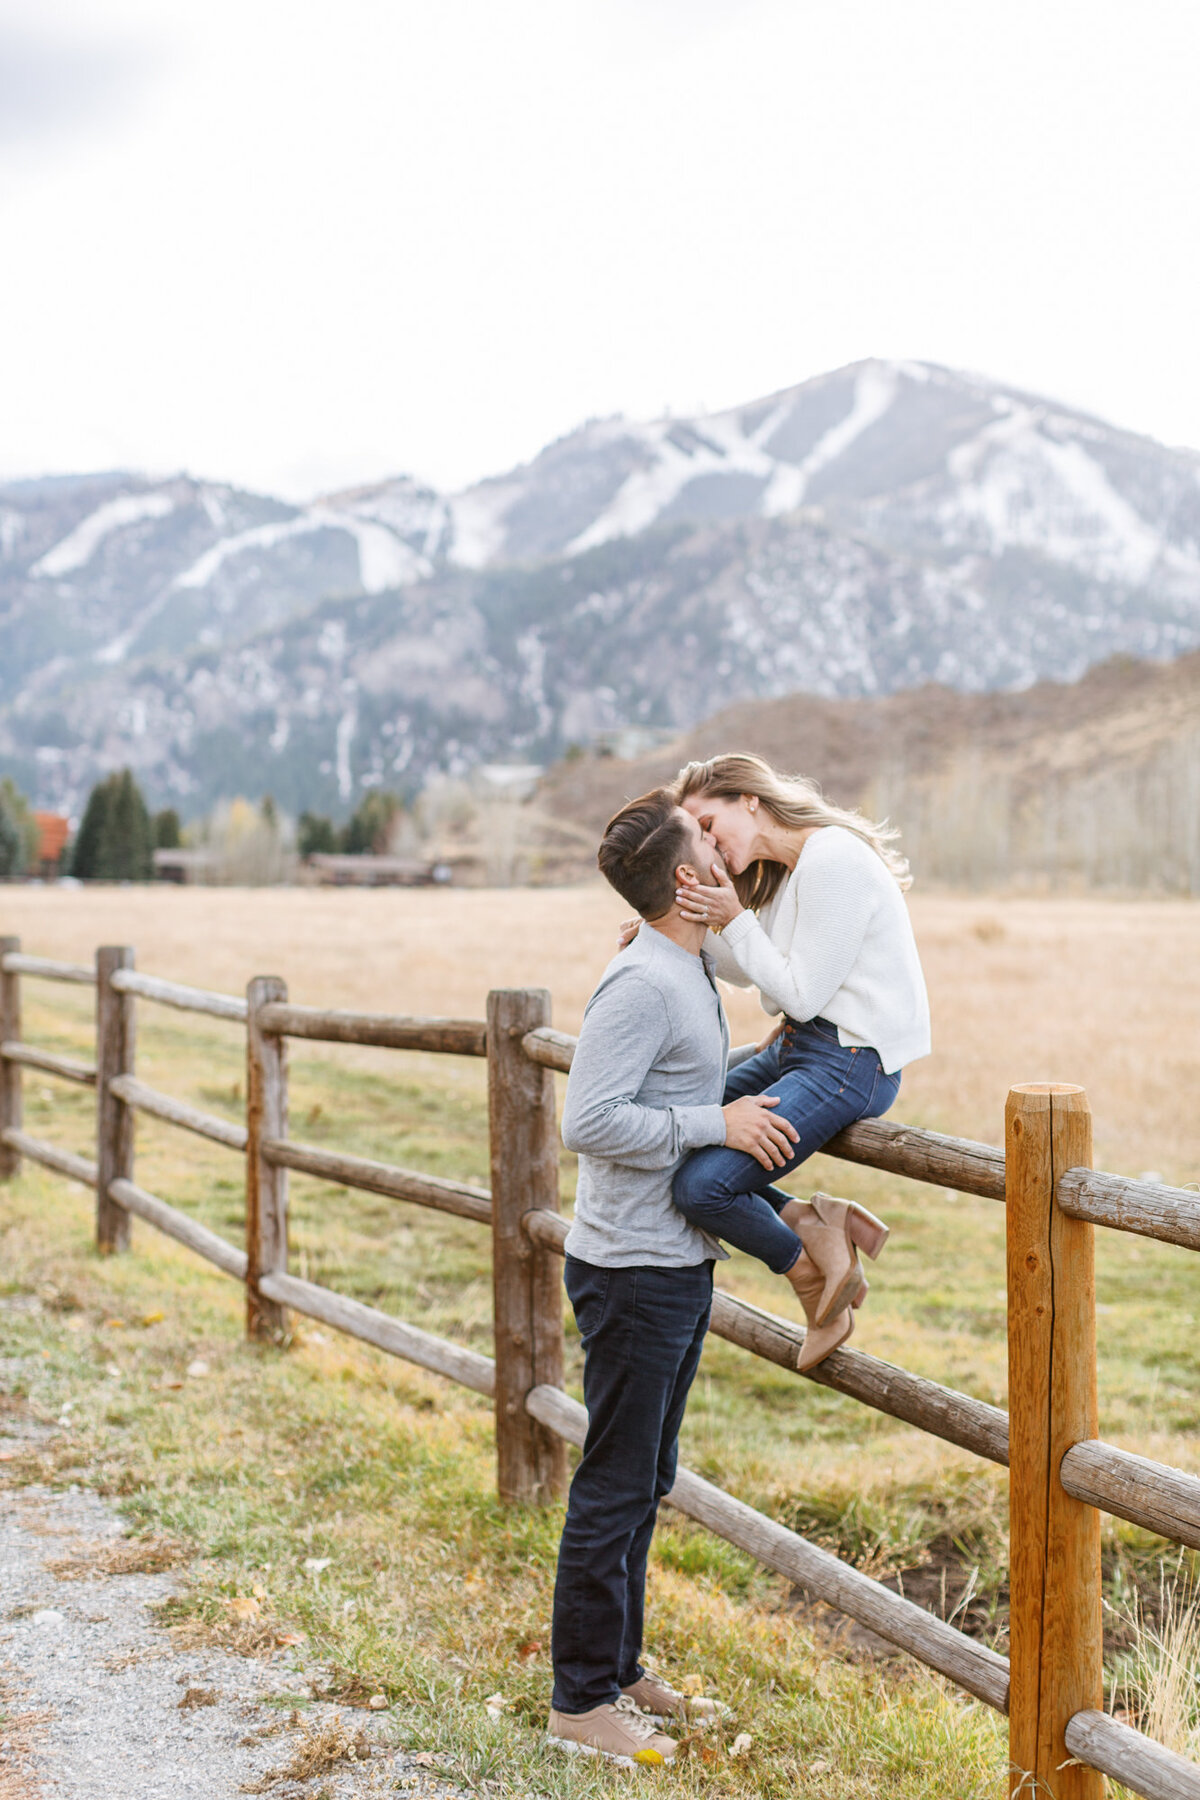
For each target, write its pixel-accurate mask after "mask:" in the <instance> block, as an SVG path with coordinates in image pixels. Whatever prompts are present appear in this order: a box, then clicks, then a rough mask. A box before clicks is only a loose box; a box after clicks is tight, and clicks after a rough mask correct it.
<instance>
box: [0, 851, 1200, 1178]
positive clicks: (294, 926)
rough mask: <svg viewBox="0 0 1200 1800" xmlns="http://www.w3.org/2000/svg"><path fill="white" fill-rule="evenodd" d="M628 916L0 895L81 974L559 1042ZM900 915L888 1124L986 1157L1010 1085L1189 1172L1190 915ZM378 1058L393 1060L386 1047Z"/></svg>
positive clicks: (1195, 957)
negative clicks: (500, 1001)
mask: <svg viewBox="0 0 1200 1800" xmlns="http://www.w3.org/2000/svg"><path fill="white" fill-rule="evenodd" d="M624 911H625V908H624V907H623V905H622V903H621V901H620V900H618V899H617V898H616V896H615V895H614V894H612V893H611V892H610V891H609V890H608V889H607V888H605V887H604V886H603V885H602V884H600V883H599V882H595V883H589V884H587V885H584V886H579V887H571V888H561V889H546V888H542V889H532V890H524V889H465V890H451V891H449V892H442V891H436V890H428V889H417V890H391V891H388V890H382V891H375V892H365V893H347V892H329V891H326V890H315V891H314V890H310V889H279V890H270V889H258V890H243V889H232V888H224V889H169V888H162V887H158V888H117V887H113V888H96V889H86V890H78V889H75V890H72V889H59V888H48V889H39V888H20V887H17V888H9V889H6V890H5V891H4V893H3V896H2V899H0V930H3V931H5V932H15V933H17V934H19V935H20V936H21V938H22V939H23V940H24V942H25V944H26V946H27V947H28V948H29V949H30V950H36V951H38V952H40V953H43V954H47V955H52V956H67V957H71V958H75V959H78V960H88V959H90V957H91V955H92V953H93V951H94V949H95V946H96V945H97V944H101V943H129V944H133V945H134V946H135V947H136V950H137V956H138V964H139V967H141V968H142V969H145V970H147V971H149V972H152V973H155V974H162V975H169V976H173V977H175V978H177V979H179V980H183V981H193V982H197V983H200V984H202V985H207V986H212V987H218V988H223V989H226V990H228V991H232V992H240V991H241V990H242V989H243V988H244V986H245V983H246V981H247V980H248V979H249V977H250V976H251V975H255V974H262V973H269V972H274V973H278V974H282V975H283V976H285V977H286V979H287V980H288V982H289V985H290V989H291V992H292V995H293V997H294V998H295V999H297V1000H300V1001H305V1002H312V1003H316V1004H328V1005H333V1004H337V1005H342V1006H349V1007H363V1008H368V1009H391V1010H394V1011H397V1012H419V1013H446V1014H456V1015H460V1016H462V1015H465V1016H474V1017H479V1016H480V1015H481V1014H482V1011H483V1007H484V1003H485V999H486V995H487V991H488V989H489V988H491V987H507V986H544V987H548V988H549V989H550V990H551V993H552V994H553V997H554V1009H555V1019H556V1022H557V1023H558V1025H559V1026H560V1027H562V1028H563V1029H565V1030H574V1029H577V1027H578V1024H579V1019H580V1017H581V1015H582V1012H583V1007H584V1005H585V1003H586V1001H587V997H588V995H589V994H590V992H591V990H592V988H593V986H594V985H595V982H596V979H597V977H598V976H599V974H600V971H601V969H602V968H603V967H604V964H605V962H606V961H607V959H608V956H609V954H610V952H611V949H612V944H613V936H614V932H615V928H616V924H617V921H618V920H619V919H620V918H621V917H622V915H623V913H624ZM912 913H913V920H914V924H915V926H916V931H917V937H918V941H919V943H920V947H921V953H922V956H923V959H924V963H925V969H926V973H927V976H928V979H929V987H930V994H931V998H932V1003H933V1014H934V1042H935V1049H934V1053H933V1055H932V1056H931V1057H930V1058H929V1059H928V1060H927V1061H925V1062H922V1063H918V1064H916V1065H915V1066H914V1067H913V1068H912V1069H911V1070H910V1071H909V1072H908V1073H907V1074H906V1076H905V1081H904V1088H903V1090H902V1092H901V1096H900V1099H899V1101H898V1102H897V1106H896V1116H897V1117H898V1118H904V1119H909V1120H912V1121H915V1122H919V1123H923V1124H927V1125H931V1126H934V1127H936V1128H940V1129H941V1130H946V1131H953V1132H958V1133H962V1134H964V1135H967V1136H973V1137H979V1138H983V1139H985V1140H988V1141H991V1142H996V1141H998V1139H999V1134H1000V1129H1001V1120H1002V1116H1003V1109H1004V1097H1005V1094H1006V1092H1007V1090H1008V1088H1009V1086H1010V1085H1011V1084H1012V1083H1013V1082H1017V1081H1036V1080H1044V1079H1054V1080H1066V1081H1078V1082H1082V1083H1083V1085H1084V1086H1085V1087H1086V1088H1087V1090H1088V1093H1089V1096H1090V1098H1091V1102H1092V1107H1093V1110H1094V1113H1095V1117H1096V1147H1097V1162H1098V1163H1099V1164H1100V1165H1101V1166H1106V1167H1109V1168H1112V1169H1116V1170H1120V1171H1122V1172H1125V1173H1130V1174H1135V1175H1136V1174H1141V1173H1142V1172H1144V1171H1145V1170H1149V1169H1156V1170H1159V1171H1160V1172H1161V1173H1162V1174H1163V1175H1164V1176H1165V1177H1166V1178H1167V1179H1168V1180H1174V1181H1181V1182H1182V1181H1191V1180H1195V1179H1196V1178H1197V1176H1198V1175H1200V1108H1197V1107H1196V1106H1195V1105H1194V1104H1193V1096H1194V1095H1195V1094H1196V1092H1197V1091H1198V1089H1200V1033H1198V1032H1197V1031H1196V1019H1197V1017H1200V905H1197V904H1196V903H1193V902H1187V901H1112V900H1103V899H1084V898H1079V899H1061V900H1058V899H1009V898H1003V899H1001V898H996V899H987V898H980V897H977V896H973V897H970V898H967V897H961V896H954V895H942V894H923V893H921V892H920V891H919V890H918V891H917V892H916V893H915V894H914V895H913V898H912ZM36 990H40V995H39V997H44V996H46V995H47V989H46V987H45V986H44V984H42V983H37V984H34V983H29V984H28V991H29V997H30V1000H31V1001H32V1000H34V997H35V991H36ZM58 992H59V994H60V995H63V994H64V992H65V991H64V990H61V989H60V990H58ZM75 993H76V995H77V996H78V994H79V990H75ZM729 1012H730V1017H731V1024H732V1027H733V1030H734V1034H735V1039H736V1038H741V1039H743V1040H744V1039H746V1038H748V1037H750V1036H752V1035H757V1034H758V1032H759V1031H760V1029H761V1027H762V1023H763V1020H762V1014H761V1012H760V1011H759V1009H758V1006H757V1004H756V1002H755V1001H754V999H753V998H752V997H751V996H748V995H743V994H740V993H734V994H731V995H730V997H729ZM174 1017H175V1018H176V1019H177V1020H178V1019H179V1018H180V1017H181V1015H174ZM339 1054H349V1055H351V1056H353V1055H355V1054H356V1053H354V1052H349V1053H339ZM357 1054H359V1055H362V1054H364V1053H357ZM366 1054H367V1055H369V1054H370V1053H366ZM377 1060H378V1061H379V1062H380V1063H381V1064H382V1065H383V1066H388V1067H395V1063H394V1059H392V1060H391V1061H389V1060H388V1053H386V1052H382V1053H378V1058H377Z"/></svg>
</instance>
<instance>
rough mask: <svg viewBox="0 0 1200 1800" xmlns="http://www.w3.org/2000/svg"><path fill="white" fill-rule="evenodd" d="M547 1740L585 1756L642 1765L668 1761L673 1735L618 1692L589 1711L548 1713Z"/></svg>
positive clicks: (672, 1748)
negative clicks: (657, 1728) (611, 1698)
mask: <svg viewBox="0 0 1200 1800" xmlns="http://www.w3.org/2000/svg"><path fill="white" fill-rule="evenodd" d="M550 1742H551V1743H552V1744H557V1745H558V1746H559V1747H560V1749H563V1750H574V1751H580V1752H582V1754H583V1755H585V1756H604V1757H607V1758H608V1760H609V1761H610V1762H615V1763H622V1764H630V1763H640V1764H641V1765H642V1767H646V1766H647V1765H649V1766H651V1767H653V1766H654V1765H656V1764H661V1763H669V1762H670V1761H671V1759H672V1757H673V1756H674V1755H675V1739H674V1738H671V1737H667V1736H666V1735H665V1734H664V1733H663V1732H661V1731H656V1730H655V1729H654V1726H653V1725H652V1724H651V1723H650V1720H649V1719H647V1718H645V1717H644V1716H643V1714H642V1713H640V1712H639V1711H638V1708H637V1703H636V1701H633V1700H631V1699H629V1698H628V1696H627V1695H625V1694H622V1695H621V1698H620V1699H619V1700H618V1701H616V1702H615V1703H614V1702H609V1703H608V1704H606V1705H604V1706H593V1707H592V1709H591V1711H590V1712H585V1713H561V1712H555V1711H554V1710H553V1709H552V1710H551V1713H550Z"/></svg>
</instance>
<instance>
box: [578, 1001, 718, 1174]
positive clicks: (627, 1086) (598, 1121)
mask: <svg viewBox="0 0 1200 1800" xmlns="http://www.w3.org/2000/svg"><path fill="white" fill-rule="evenodd" d="M669 1033H670V1023H669V1020H668V1018H667V1008H666V1003H665V1002H664V1000H663V997H662V995H661V994H660V993H659V992H658V990H657V988H654V987H652V986H651V985H650V984H649V983H648V982H645V981H642V980H640V979H639V978H638V977H637V976H636V975H632V974H631V975H628V976H619V977H618V978H617V979H616V980H614V981H610V982H609V983H608V985H607V986H606V987H604V988H602V989H601V990H600V992H599V993H598V994H595V995H593V997H592V999H591V1001H590V1003H589V1005H588V1009H587V1012H586V1013H585V1014H584V1018H583V1027H582V1029H581V1031H580V1033H579V1042H578V1044H577V1045H576V1048H575V1054H574V1057H573V1058H572V1062H571V1073H570V1075H569V1076H568V1077H567V1102H566V1106H565V1107H564V1108H563V1124H562V1135H563V1143H564V1144H565V1145H566V1146H567V1149H568V1150H575V1151H577V1152H580V1153H582V1154H584V1155H587V1156H603V1157H607V1158H608V1160H609V1161H610V1162H615V1163H624V1164H625V1165H626V1167H628V1168H631V1169H669V1168H672V1167H673V1166H674V1164H675V1163H677V1162H678V1161H679V1159H680V1157H682V1156H686V1154H687V1152H688V1151H689V1150H698V1149H699V1148H700V1146H701V1145H702V1144H723V1143H724V1142H725V1117H724V1114H723V1113H722V1111H721V1108H720V1106H717V1105H713V1106H665V1107H656V1106H643V1105H641V1104H639V1102H638V1100H637V1098H636V1096H637V1095H638V1094H639V1093H640V1092H641V1089H642V1084H643V1082H644V1081H645V1079H646V1076H647V1075H648V1073H649V1072H650V1070H651V1068H653V1066H654V1063H655V1061H656V1060H657V1058H658V1057H659V1056H660V1055H661V1054H662V1052H663V1050H664V1049H665V1048H666V1046H667V1043H668V1040H669Z"/></svg>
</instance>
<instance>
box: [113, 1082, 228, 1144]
mask: <svg viewBox="0 0 1200 1800" xmlns="http://www.w3.org/2000/svg"><path fill="white" fill-rule="evenodd" d="M108 1091H109V1093H110V1094H115V1095H116V1097H117V1099H118V1100H123V1101H124V1102H125V1105H126V1106H132V1107H133V1109H134V1110H135V1112H144V1113H146V1114H148V1116H149V1117H150V1118H152V1119H161V1120H162V1122H163V1124H164V1125H178V1126H180V1128H181V1129H182V1130H184V1131H192V1132H195V1134H196V1136H197V1137H202V1138H208V1139H209V1140H210V1142H212V1143H214V1144H224V1145H225V1147H226V1149H228V1150H244V1149H245V1148H246V1135H247V1134H246V1127H245V1126H244V1125H238V1124H235V1122H234V1121H233V1120H232V1119H222V1118H220V1117H219V1116H218V1115H217V1114H216V1113H209V1112H202V1111H201V1109H200V1108H199V1107H198V1106H189V1105H188V1103H187V1101H186V1100H176V1099H175V1098H174V1096H173V1095H171V1094H160V1093H159V1091H158V1089H157V1088H152V1087H148V1086H147V1084H146V1083H145V1082H144V1081H139V1080H138V1078H137V1076H136V1075H114V1076H113V1078H112V1080H111V1081H110V1082H109V1084H108Z"/></svg>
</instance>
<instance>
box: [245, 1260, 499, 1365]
mask: <svg viewBox="0 0 1200 1800" xmlns="http://www.w3.org/2000/svg"><path fill="white" fill-rule="evenodd" d="M259 1286H260V1287H261V1288H262V1290H263V1292H264V1294H266V1296H267V1298H268V1300H274V1301H277V1302H278V1304H279V1305H280V1306H290V1307H291V1309H292V1311H293V1312H298V1313H304V1314H305V1316H306V1317H308V1318H310V1319H319V1320H320V1322H321V1323H322V1325H332V1326H333V1327H334V1328H335V1329H336V1330H338V1331H344V1332H346V1333H347V1334H348V1335H349V1336H350V1337H356V1338H361V1339H362V1341H363V1343H364V1344H374V1345H375V1346H376V1348H377V1349H380V1350H386V1351H387V1352H388V1354H389V1355H390V1356H398V1357H401V1358H403V1360H404V1361H405V1362H410V1363H416V1364H417V1365H418V1367H420V1368H422V1369H429V1370H431V1371H432V1373H433V1374H435V1375H444V1376H446V1377H447V1379H448V1380H450V1381H457V1382H458V1384H459V1386H460V1387H467V1388H472V1389H473V1390H474V1391H475V1393H477V1394H488V1395H491V1394H492V1393H493V1392H494V1391H495V1386H496V1365H495V1363H494V1362H493V1361H492V1359H491V1357H490V1356H481V1355H480V1354H479V1352H478V1351H477V1350H464V1349H463V1347H462V1345H461V1344H452V1343H451V1342H450V1341H449V1339H447V1338H440V1337H434V1335H433V1334H432V1332H428V1331H421V1330H420V1329H419V1327H417V1326H416V1325H406V1324H405V1323H404V1322H403V1321H402V1320H401V1319H394V1318H393V1317H392V1316H391V1314H390V1313H385V1312H379V1311H377V1310H376V1308H375V1307H373V1306H365V1305H364V1304H363V1302H362V1301H361V1300H351V1299H350V1297H349V1295H347V1294H337V1293H334V1291H333V1289H332V1288H327V1287H320V1286H318V1284H317V1283H316V1282H315V1281H301V1280H300V1278H299V1277H298V1276H296V1275H284V1274H282V1273H281V1272H280V1271H278V1270H276V1271H274V1273H272V1274H270V1275H264V1276H262V1277H261V1279H260V1281H259Z"/></svg>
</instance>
